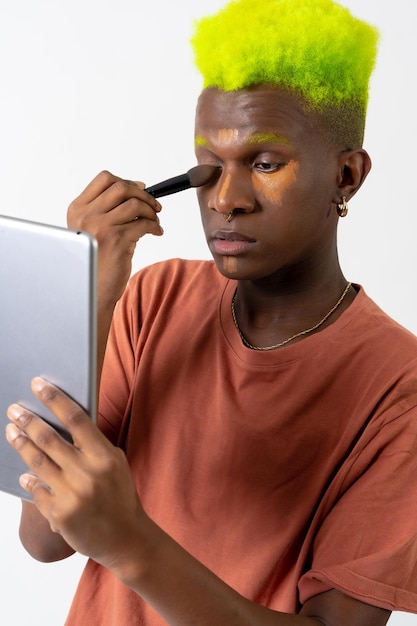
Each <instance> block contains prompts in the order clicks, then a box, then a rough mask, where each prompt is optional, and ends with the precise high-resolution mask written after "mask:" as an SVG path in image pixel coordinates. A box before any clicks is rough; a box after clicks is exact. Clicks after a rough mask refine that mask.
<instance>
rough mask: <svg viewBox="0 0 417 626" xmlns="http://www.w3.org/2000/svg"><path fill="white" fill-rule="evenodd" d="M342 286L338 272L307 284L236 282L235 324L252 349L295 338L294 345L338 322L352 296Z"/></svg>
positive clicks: (353, 292)
mask: <svg viewBox="0 0 417 626" xmlns="http://www.w3.org/2000/svg"><path fill="white" fill-rule="evenodd" d="M346 286H347V281H346V279H345V278H344V276H343V274H342V272H341V271H340V269H339V271H338V272H335V273H334V275H332V276H330V275H329V276H327V277H326V276H323V275H321V276H320V277H319V278H318V279H317V280H312V277H311V275H310V277H309V281H308V284H306V283H303V281H300V280H295V278H294V277H293V278H292V280H285V281H281V282H274V283H271V282H269V283H268V281H262V282H261V283H259V282H252V281H239V283H238V287H237V292H236V298H235V303H234V310H235V318H236V323H237V325H238V327H239V329H240V332H241V334H242V335H243V337H244V338H245V339H246V341H247V342H248V343H249V344H250V345H251V346H252V347H266V346H277V347H279V344H281V343H282V342H285V343H287V340H288V339H289V338H290V337H293V336H294V335H299V336H297V337H294V339H292V340H291V341H292V342H294V343H295V342H296V341H300V340H301V339H303V338H304V337H305V336H308V335H310V334H313V333H314V332H319V331H320V330H323V329H324V328H326V327H327V326H329V325H330V324H332V323H333V322H334V321H335V320H336V319H338V317H339V316H340V315H341V314H342V313H343V311H344V310H346V308H347V307H348V306H349V304H350V303H351V302H352V301H353V299H354V297H355V291H354V289H352V288H350V289H348V290H347V291H346V293H344V292H345V288H346ZM342 296H343V298H342V301H341V302H339V299H340V298H341V297H342ZM335 305H337V306H336V308H335V310H333V311H332V309H333V307H335ZM329 312H331V313H330V315H328V317H326V316H327V314H328V313H329ZM323 318H325V319H323ZM316 325H318V326H317V328H314V327H315V326H316ZM310 329H312V330H311V331H310ZM305 331H308V332H305ZM284 345H285V344H284Z"/></svg>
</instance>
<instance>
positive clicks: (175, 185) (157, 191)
mask: <svg viewBox="0 0 417 626" xmlns="http://www.w3.org/2000/svg"><path fill="white" fill-rule="evenodd" d="M218 172H219V168H218V167H216V166H215V165H196V166H195V167H192V168H191V169H190V170H188V172H187V173H186V174H180V175H179V176H174V177H173V178H168V179H167V180H163V181H162V182H161V183H157V184H156V185H152V186H151V187H147V188H146V189H145V191H147V192H148V193H150V194H151V196H153V197H154V198H161V197H162V196H168V195H169V194H171V193H177V192H178V191H184V189H190V187H201V186H202V185H206V184H207V183H208V182H210V180H211V179H212V178H214V175H215V174H216V173H218Z"/></svg>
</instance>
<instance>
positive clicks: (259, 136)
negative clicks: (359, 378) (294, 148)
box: [194, 133, 291, 148]
mask: <svg viewBox="0 0 417 626" xmlns="http://www.w3.org/2000/svg"><path fill="white" fill-rule="evenodd" d="M245 143H247V144H249V145H251V144H261V143H281V144H283V145H285V146H289V145H291V142H290V141H289V140H288V139H287V138H286V137H283V136H282V135H278V133H255V134H254V135H251V136H250V137H248V138H247V139H246V140H245ZM194 145H195V146H200V147H202V148H208V147H209V145H210V144H209V141H208V139H206V138H205V137H203V136H202V135H197V136H196V137H195V139H194Z"/></svg>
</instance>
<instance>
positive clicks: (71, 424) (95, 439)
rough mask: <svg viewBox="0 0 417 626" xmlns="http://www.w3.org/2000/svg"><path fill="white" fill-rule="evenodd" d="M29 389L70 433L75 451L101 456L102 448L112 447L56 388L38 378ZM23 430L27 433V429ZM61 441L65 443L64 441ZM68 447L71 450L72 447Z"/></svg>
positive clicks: (88, 417)
mask: <svg viewBox="0 0 417 626" xmlns="http://www.w3.org/2000/svg"><path fill="white" fill-rule="evenodd" d="M31 387H32V391H33V393H34V394H35V396H36V397H37V398H38V400H40V401H41V402H42V404H44V405H45V406H46V407H47V408H48V409H49V410H50V411H51V413H53V415H55V417H56V418H57V419H58V420H59V421H60V422H61V424H62V425H63V426H64V428H65V429H66V430H67V431H68V432H69V433H70V435H71V437H72V439H73V442H74V446H75V447H76V448H77V449H79V450H86V451H87V450H88V452H89V453H91V454H94V453H96V454H101V453H102V450H103V446H104V447H105V448H106V449H107V448H109V447H110V448H112V447H113V446H112V445H111V444H110V442H109V441H108V439H107V438H106V437H105V436H104V435H103V434H102V433H101V432H100V430H99V429H98V428H97V426H96V425H95V424H94V423H93V422H92V420H91V417H90V416H89V415H88V413H86V411H84V409H83V408H82V407H80V405H79V404H77V403H76V402H75V401H74V400H72V398H70V397H69V396H67V394H65V393H64V392H63V391H61V390H60V389H58V387H56V386H55V385H53V384H52V383H50V382H48V381H46V380H45V379H44V378H40V377H36V378H34V379H33V380H32V385H31ZM35 417H36V416H35ZM38 419H39V418H38ZM35 423H36V421H35ZM24 430H25V432H27V430H28V429H27V427H25V428H24ZM58 437H59V435H58ZM62 441H64V442H65V440H62ZM65 443H67V442H65ZM67 445H70V444H67ZM70 447H71V448H73V446H70ZM60 452H62V450H61V451H60Z"/></svg>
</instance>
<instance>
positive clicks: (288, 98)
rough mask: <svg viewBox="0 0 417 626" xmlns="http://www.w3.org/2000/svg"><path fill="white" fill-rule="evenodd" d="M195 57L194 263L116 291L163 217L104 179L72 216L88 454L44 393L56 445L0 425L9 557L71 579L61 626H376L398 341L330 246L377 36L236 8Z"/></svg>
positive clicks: (405, 427) (291, 2)
mask: <svg viewBox="0 0 417 626" xmlns="http://www.w3.org/2000/svg"><path fill="white" fill-rule="evenodd" d="M194 46H195V50H196V60H197V64H198V66H199V67H200V69H201V71H202V73H203V76H204V89H203V91H202V93H201V95H200V98H199V101H198V105H197V111H196V125H195V129H196V133H195V144H196V156H197V160H198V162H199V163H200V164H204V165H212V166H213V167H214V171H215V173H216V175H213V178H212V180H210V181H209V183H207V184H206V185H204V186H202V187H201V188H200V189H199V191H198V198H199V203H200V208H201V214H202V222H203V227H204V231H205V234H206V237H207V242H208V245H209V247H210V250H211V252H212V254H213V258H214V263H212V262H192V261H189V262H187V261H181V260H173V261H169V262H166V263H161V264H157V265H155V266H152V267H149V268H146V269H145V270H143V271H142V272H140V273H139V274H137V275H136V276H135V277H133V278H132V279H131V280H130V282H129V285H128V287H127V288H125V287H126V282H127V281H128V278H129V275H130V267H131V266H130V263H131V258H132V254H133V251H134V249H135V245H136V242H137V241H138V239H139V238H140V237H141V236H142V235H144V234H145V233H152V234H155V235H160V234H162V229H161V227H160V225H159V218H158V214H159V212H160V209H161V205H160V204H159V202H158V201H156V200H155V199H154V198H152V197H151V196H150V195H149V194H147V193H146V192H145V191H144V185H142V184H138V183H132V182H129V181H123V180H122V179H119V178H117V177H115V176H113V175H111V174H109V173H108V172H103V173H102V174H100V175H99V176H98V177H97V178H96V179H94V180H93V181H92V182H91V183H90V185H89V186H88V187H87V188H86V189H85V191H84V192H83V193H82V194H81V195H80V196H79V198H77V199H76V200H75V201H74V203H73V204H72V205H71V207H70V209H69V216H68V219H69V225H70V226H71V227H76V228H82V229H84V230H88V231H90V232H92V233H93V234H94V235H95V236H96V238H97V240H98V242H99V250H100V253H99V295H98V298H99V301H98V305H99V322H100V330H99V346H100V354H99V365H100V367H99V369H101V363H102V361H103V360H104V366H103V373H102V379H101V388H100V408H99V418H98V424H99V427H100V430H101V431H102V432H99V430H98V429H97V428H96V427H95V426H94V425H93V424H92V423H91V421H90V420H89V418H88V416H86V415H85V414H84V413H83V412H82V411H81V410H80V409H79V407H77V406H76V405H74V403H73V402H72V401H71V400H70V399H69V398H67V397H66V396H65V395H64V394H63V393H62V392H60V391H58V390H56V389H54V388H53V387H52V386H51V385H50V384H49V383H47V382H46V381H43V380H41V379H35V380H34V382H33V390H34V393H35V394H36V395H37V396H38V397H39V398H40V399H41V400H42V401H43V402H44V403H45V404H46V405H47V406H48V407H49V408H50V409H51V410H52V411H53V412H54V413H55V414H56V415H57V416H58V417H59V418H60V419H61V420H62V422H63V424H64V425H65V426H66V427H67V428H68V430H69V431H70V432H71V434H72V436H73V439H74V445H73V446H72V445H70V444H68V443H67V442H65V441H63V440H61V439H60V438H59V437H58V435H57V434H55V432H54V431H53V430H52V429H50V428H49V427H48V426H47V425H46V424H44V423H43V422H42V421H41V420H39V418H37V417H36V416H34V415H33V414H31V413H29V412H28V411H26V410H23V409H22V408H21V407H19V406H18V405H13V407H11V409H10V411H9V417H10V418H11V420H12V422H13V424H11V425H10V426H9V429H8V439H9V441H10V443H11V444H12V445H14V447H15V448H16V449H17V450H18V452H19V453H20V454H21V456H22V458H23V459H24V460H25V461H26V462H27V463H28V465H29V467H30V468H31V469H32V470H33V471H34V472H35V477H34V476H32V475H29V474H27V475H24V476H23V477H22V479H21V482H22V485H23V486H24V487H25V488H26V489H27V490H28V491H30V492H31V493H32V494H33V498H34V501H35V504H36V507H35V506H34V505H30V504H27V503H25V504H24V511H23V516H22V525H21V537H22V541H23V543H24V545H25V547H26V548H27V549H28V551H29V552H30V553H31V554H32V555H33V556H34V557H36V558H39V559H40V560H45V561H50V560H56V559H59V558H64V557H65V556H68V555H69V554H71V553H72V552H73V551H74V550H76V551H79V552H81V553H82V554H85V555H87V556H89V557H90V560H89V562H88V564H87V566H86V570H85V572H84V574H83V577H82V579H81V581H80V585H79V589H78V591H77V594H76V597H75V599H74V603H73V606H72V608H71V611H70V615H69V617H68V621H67V623H68V624H69V625H72V624H76V625H77V626H80V625H83V624H91V623H97V624H100V625H101V624H103V625H105V624H117V625H118V626H120V625H121V624H144V625H147V626H159V625H162V624H173V625H181V626H189V625H191V624H193V625H194V624H198V625H199V626H206V625H207V626H208V625H210V626H212V625H213V624H216V625H221V624H227V625H228V626H233V625H234V624H235V625H239V626H243V625H246V624H256V625H258V624H266V625H269V624H271V625H277V626H285V625H288V626H290V625H292V624H294V626H297V625H299V626H315V625H317V624H319V625H320V624H321V625H323V624H326V626H353V625H354V626H365V625H366V626H380V625H382V624H385V623H386V622H387V620H388V617H389V613H390V610H392V609H394V610H409V611H413V612H417V595H416V591H417V590H416V584H415V582H414V581H415V580H416V574H417V571H416V570H417V566H416V564H415V559H414V558H413V554H414V552H415V542H416V526H417V523H416V521H415V520H416V519H417V496H416V484H415V482H416V478H415V477H416V475H417V472H416V469H417V468H416V464H417V461H416V458H417V455H416V454H415V452H416V427H415V422H416V419H415V418H416V414H417V408H416V406H417V393H416V392H417V357H416V354H417V350H416V347H417V340H416V339H415V337H413V336H412V335H411V334H410V333H408V332H407V331H405V330H404V329H402V328H400V327H399V326H398V325H397V324H395V323H394V322H393V321H392V320H390V319H389V318H388V317H387V316H386V315H385V314H384V313H383V312H382V311H381V310H380V309H378V307H377V306H376V305H375V304H374V303H373V302H372V301H371V300H370V299H369V298H368V297H367V296H366V294H365V292H364V290H363V289H362V288H361V287H359V286H357V285H351V284H350V283H349V282H348V281H347V280H346V279H345V277H344V275H343V272H342V270H341V268H340V265H339V261H338V254H337V237H336V234H337V224H338V220H339V218H340V217H345V216H346V213H347V204H348V201H349V200H350V198H351V197H352V196H353V195H354V194H355V193H356V191H357V190H358V189H359V188H360V186H361V185H362V183H363V181H364V180H365V178H366V176H367V174H368V172H369V170H370V166H371V163H370V159H369V156H368V154H367V153H366V151H365V150H364V149H363V148H362V139H363V128H364V120H365V112H366V102H367V87H368V80H369V75H370V72H371V70H372V67H373V63H374V58H375V47H376V33H375V31H374V30H373V29H372V28H370V27H368V26H367V25H365V24H363V23H362V22H359V21H358V20H356V19H355V18H353V17H352V16H351V15H350V14H349V13H348V12H347V11H346V10H345V9H343V7H340V6H339V5H337V4H335V3H333V2H332V1H331V0H315V1H314V2H309V1H307V0H306V1H297V0H275V2H270V3H268V5H265V6H259V3H254V2H252V1H250V0H240V1H238V2H232V3H230V4H229V5H227V7H226V8H225V9H224V10H223V11H221V12H219V14H218V15H217V16H214V17H213V18H207V19H206V20H203V21H202V22H201V23H200V25H199V26H198V29H197V32H196V35H195V38H194ZM110 326H111V328H110ZM109 328H110V331H109ZM107 337H108V340H107ZM106 343H107V348H106ZM105 349H106V354H105V356H104V352H105ZM24 435H26V436H24ZM51 529H52V531H54V532H53V533H51Z"/></svg>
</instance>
